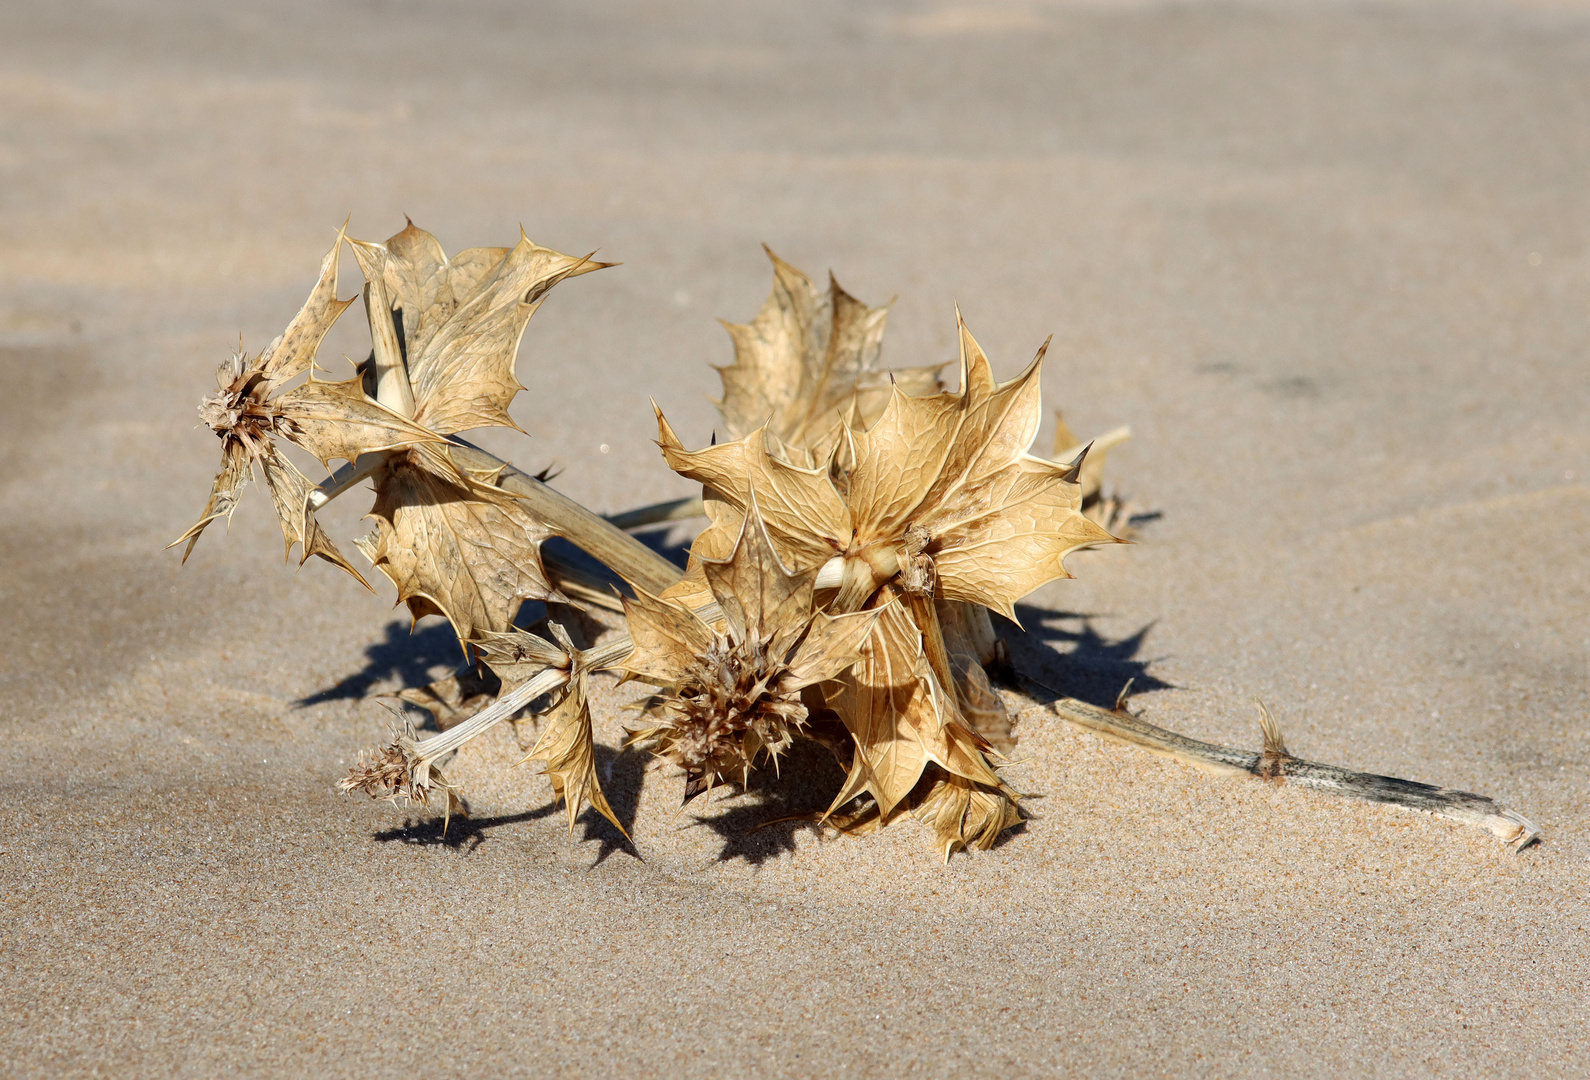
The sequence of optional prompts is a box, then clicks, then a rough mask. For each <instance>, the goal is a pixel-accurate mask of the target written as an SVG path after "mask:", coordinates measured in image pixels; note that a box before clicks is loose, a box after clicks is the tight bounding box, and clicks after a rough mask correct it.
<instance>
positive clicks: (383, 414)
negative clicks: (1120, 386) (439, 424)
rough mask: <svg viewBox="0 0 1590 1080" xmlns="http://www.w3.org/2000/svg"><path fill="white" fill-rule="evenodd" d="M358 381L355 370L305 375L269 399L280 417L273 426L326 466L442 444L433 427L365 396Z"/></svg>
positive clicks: (359, 380)
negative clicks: (328, 376)
mask: <svg viewBox="0 0 1590 1080" xmlns="http://www.w3.org/2000/svg"><path fill="white" fill-rule="evenodd" d="M362 382H363V380H362V378H361V377H359V376H357V375H356V376H354V377H353V378H352V379H349V380H347V381H346V382H324V381H322V380H320V379H315V378H311V379H309V380H308V381H307V382H304V383H302V384H300V385H299V386H296V387H294V388H293V389H291V390H289V391H287V392H286V393H285V394H282V395H281V396H280V397H278V398H275V399H273V400H272V402H271V404H272V405H273V406H274V408H275V410H276V413H277V415H278V416H280V417H281V418H282V420H284V421H285V422H286V426H285V428H284V427H283V426H282V425H280V424H278V430H279V431H280V432H281V434H282V435H284V436H285V437H286V438H287V439H289V440H290V441H292V442H293V443H296V444H297V445H298V446H301V447H303V448H304V449H305V450H307V451H309V453H310V454H312V455H313V456H314V457H315V458H316V459H317V460H319V461H320V463H321V464H322V465H325V466H326V467H327V468H330V466H331V463H332V462H333V461H335V460H338V459H341V460H343V461H356V460H358V458H359V455H360V454H365V453H372V452H376V451H381V450H394V449H400V448H405V447H410V446H419V445H421V444H424V443H439V444H445V441H446V440H444V439H443V438H442V437H441V436H440V435H438V434H436V433H435V432H432V431H427V430H426V429H425V428H422V427H420V426H419V425H418V424H416V423H414V422H413V421H412V420H406V419H404V418H403V417H401V416H399V415H398V414H397V413H395V412H393V411H392V410H391V409H388V408H386V407H384V406H382V405H378V404H377V403H376V402H374V401H371V400H370V399H369V398H367V397H365V395H364V388H363V386H362Z"/></svg>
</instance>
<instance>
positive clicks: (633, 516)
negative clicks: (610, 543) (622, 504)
mask: <svg viewBox="0 0 1590 1080" xmlns="http://www.w3.org/2000/svg"><path fill="white" fill-rule="evenodd" d="M706 514H707V509H706V507H705V506H704V505H703V504H702V501H701V496H700V495H690V496H687V497H686V498H683V499H669V500H668V501H667V502H660V503H653V504H652V505H651V506H642V507H640V508H638V509H635V510H627V511H625V512H624V513H622V514H609V515H607V520H608V522H609V523H611V524H612V525H613V527H614V528H618V529H644V528H645V527H646V526H648V525H663V524H666V523H668V522H670V521H689V520H690V519H691V518H698V517H705V516H706Z"/></svg>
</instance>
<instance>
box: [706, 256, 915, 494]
mask: <svg viewBox="0 0 1590 1080" xmlns="http://www.w3.org/2000/svg"><path fill="white" fill-rule="evenodd" d="M764 250H765V249H764ZM767 256H768V258H769V259H770V260H772V263H773V288H772V291H771V292H769V293H768V297H767V301H766V302H765V303H764V304H763V305H762V310H761V311H760V312H758V313H757V316H756V318H755V319H753V320H752V321H751V322H750V323H746V324H735V323H725V324H724V326H725V327H726V328H727V329H728V331H729V336H730V337H731V338H732V339H733V340H734V363H733V364H732V365H730V366H729V367H723V368H719V369H718V374H719V375H720V376H721V377H722V379H723V400H721V401H720V402H718V410H719V412H720V413H721V414H722V416H723V422H724V425H725V426H726V427H727V429H728V432H729V437H730V438H731V439H739V438H743V437H745V436H746V435H749V434H750V433H751V432H752V431H755V430H756V429H758V428H762V427H765V428H766V429H767V433H768V435H769V436H771V439H770V441H772V442H774V443H776V445H777V446H778V448H779V450H780V454H781V456H788V457H790V459H791V460H792V461H795V462H796V463H798V464H807V465H810V464H817V463H820V462H821V461H822V460H823V459H824V458H826V456H827V455H826V450H827V449H828V448H829V447H831V446H832V445H833V443H834V441H835V438H836V437H837V432H838V430H839V428H840V426H841V425H842V424H843V423H845V422H846V421H847V420H848V421H850V422H852V423H855V424H859V425H861V426H865V425H866V424H868V423H871V421H872V420H873V419H875V418H876V416H877V413H878V411H879V410H881V409H882V407H883V404H884V402H885V401H886V400H887V396H888V391H889V387H890V385H891V384H892V383H898V384H899V385H901V386H903V387H905V388H906V389H907V390H908V392H911V393H926V392H929V391H932V390H935V389H937V388H938V371H939V368H941V367H943V365H942V364H939V365H935V366H933V367H927V368H914V369H909V370H903V371H892V372H883V371H879V370H877V362H878V356H879V353H880V351H881V349H882V343H883V329H884V322H885V320H886V319H887V318H888V309H887V308H874V307H868V306H867V305H866V304H863V303H862V302H861V301H859V300H857V299H856V298H855V297H853V296H851V295H850V294H849V293H847V292H845V290H844V289H842V288H840V287H839V283H838V282H836V281H835V280H834V279H833V276H832V275H830V276H829V279H828V291H827V293H826V294H820V293H819V292H818V291H817V289H816V288H815V287H814V286H813V285H812V282H811V280H810V279H809V278H807V276H806V275H805V274H803V273H801V272H800V271H799V270H797V269H795V267H793V266H791V265H789V264H788V263H786V262H785V261H784V260H783V259H780V258H779V257H778V256H777V255H774V254H773V253H772V252H771V251H768V252H767Z"/></svg>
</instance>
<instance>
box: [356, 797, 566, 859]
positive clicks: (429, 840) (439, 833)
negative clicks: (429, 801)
mask: <svg viewBox="0 0 1590 1080" xmlns="http://www.w3.org/2000/svg"><path fill="white" fill-rule="evenodd" d="M556 811H557V806H556V805H554V804H552V803H548V804H547V805H546V806H543V807H540V808H539V809H536V810H526V811H524V812H523V813H519V814H499V815H497V816H496V817H468V816H466V815H464V814H454V815H453V816H452V817H451V818H441V817H430V818H407V819H405V820H404V822H403V824H402V825H396V826H393V827H392V828H390V829H382V830H380V831H379V832H377V833H375V834H374V836H373V837H372V839H374V840H375V842H376V843H378V844H408V845H410V846H412V847H445V848H451V849H453V850H454V851H463V852H465V853H466V854H468V853H471V852H473V851H475V850H476V849H477V848H479V847H480V845H482V844H484V843H485V842H486V836H487V834H488V833H490V832H491V830H492V829H499V828H502V827H503V826H504V825H518V824H520V823H522V822H526V821H537V820H539V819H541V818H544V817H550V816H552V814H553V813H555V812H556Z"/></svg>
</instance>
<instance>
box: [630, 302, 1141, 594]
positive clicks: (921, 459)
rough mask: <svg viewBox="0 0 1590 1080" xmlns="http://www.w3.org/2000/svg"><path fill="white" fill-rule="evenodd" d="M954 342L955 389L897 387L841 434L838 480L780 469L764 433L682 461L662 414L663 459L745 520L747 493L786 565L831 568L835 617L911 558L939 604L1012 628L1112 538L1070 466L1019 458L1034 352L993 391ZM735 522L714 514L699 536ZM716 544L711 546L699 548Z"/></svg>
mask: <svg viewBox="0 0 1590 1080" xmlns="http://www.w3.org/2000/svg"><path fill="white" fill-rule="evenodd" d="M961 346H962V353H961V385H962V390H961V392H960V393H958V394H951V393H942V394H933V395H930V396H927V397H910V396H908V395H906V394H904V393H902V392H900V391H899V390H898V389H896V390H895V391H894V392H893V393H892V394H891V396H890V398H889V404H888V406H887V407H886V408H885V410H884V412H883V415H882V416H881V417H880V418H879V419H878V421H877V423H875V424H873V425H872V427H871V428H869V429H868V430H866V431H852V432H848V433H847V435H846V440H847V443H848V445H849V446H850V447H851V457H852V459H853V465H852V466H851V467H850V468H849V469H848V470H847V471H843V472H838V473H833V472H831V470H830V469H829V468H826V467H824V468H816V469H805V468H801V467H799V466H796V465H792V464H790V463H788V462H785V461H782V460H780V459H779V458H778V457H776V456H775V455H774V454H773V453H772V451H771V450H770V448H769V444H768V442H767V440H766V438H765V437H764V435H765V433H764V432H762V431H756V432H752V433H751V434H750V435H747V436H745V437H744V438H742V439H738V440H736V441H734V442H730V443H724V444H721V445H717V446H711V447H708V448H706V449H703V450H697V451H688V450H686V449H685V448H684V447H683V445H682V444H681V443H680V442H679V440H678V438H677V437H676V436H675V435H674V433H673V431H672V429H671V428H670V427H669V426H668V424H667V422H666V420H664V419H662V417H661V415H660V414H659V418H658V427H659V436H658V442H659V444H660V445H661V447H662V450H663V457H664V459H665V460H666V461H667V462H668V464H669V466H670V467H672V468H673V469H674V470H675V471H676V472H679V473H681V474H682V475H684V476H688V477H690V478H691V479H693V480H698V481H700V482H701V483H702V484H704V485H706V487H707V488H709V489H711V491H712V492H713V493H715V495H716V497H717V498H719V499H721V500H722V501H723V502H724V503H726V504H727V505H728V507H729V508H731V509H734V510H739V511H740V512H742V513H743V512H744V507H745V506H746V502H747V500H748V498H749V493H750V490H751V488H752V487H754V488H755V489H756V492H757V498H758V501H759V503H760V505H761V507H762V512H763V516H764V517H765V518H766V520H767V525H768V530H769V532H770V533H771V535H772V536H773V539H774V541H775V543H776V544H777V545H778V547H779V552H780V554H781V555H782V556H784V557H786V558H788V559H789V560H790V562H791V564H792V565H794V566H796V567H801V568H804V567H809V566H813V565H821V563H822V562H824V561H826V560H827V559H828V558H830V557H834V556H837V557H839V558H841V559H842V560H843V579H842V580H843V582H844V584H843V585H842V586H841V591H840V597H839V599H838V600H836V601H835V606H836V607H838V608H839V609H840V610H854V609H856V608H859V607H861V606H863V605H864V604H865V602H866V599H867V598H868V597H870V596H872V595H873V594H874V593H875V592H876V591H877V590H878V589H879V588H880V587H882V586H883V585H884V584H886V583H887V582H889V581H890V580H891V579H893V578H895V577H896V576H897V575H898V574H899V572H900V567H901V557H902V554H909V555H911V556H916V555H921V556H925V557H927V558H928V559H929V560H930V561H931V563H932V569H933V571H934V575H935V577H936V581H937V586H936V587H937V593H936V595H937V596H938V597H939V598H941V599H950V600H964V601H969V602H972V603H979V604H983V605H984V606H986V607H989V608H992V609H993V610H995V611H998V612H1000V613H1002V614H1004V615H1005V616H1007V617H1008V618H1010V619H1012V620H1014V619H1015V609H1014V604H1015V602H1016V601H1017V600H1019V599H1020V598H1021V597H1023V596H1025V595H1026V594H1027V593H1029V592H1031V591H1032V590H1033V589H1036V588H1037V587H1038V586H1040V585H1042V584H1044V583H1045V582H1047V581H1050V580H1053V579H1054V578H1057V577H1068V576H1069V574H1068V573H1067V572H1066V569H1065V567H1064V565H1063V560H1064V557H1065V556H1066V555H1067V554H1068V553H1070V552H1072V551H1075V550H1076V549H1078V548H1082V547H1088V546H1091V545H1094V544H1102V543H1111V542H1113V541H1114V539H1115V538H1114V537H1112V536H1111V535H1110V534H1109V533H1107V532H1105V531H1104V530H1103V529H1101V528H1100V527H1099V526H1097V525H1095V524H1094V523H1093V522H1091V521H1089V520H1088V519H1087V518H1086V517H1084V516H1083V515H1082V514H1081V512H1080V507H1081V491H1080V488H1079V486H1078V484H1077V483H1076V476H1075V472H1076V470H1075V469H1074V468H1066V467H1064V466H1061V465H1057V464H1055V463H1053V462H1050V461H1046V460H1044V459H1042V458H1038V457H1034V456H1032V455H1031V454H1028V453H1027V448H1028V447H1029V446H1030V445H1031V444H1032V440H1033V437H1034V436H1035V435H1036V434H1037V428H1038V421H1039V407H1040V403H1039V387H1038V375H1039V362H1040V361H1041V359H1042V354H1041V353H1040V354H1039V359H1038V360H1034V361H1033V363H1032V365H1031V366H1029V367H1028V369H1027V370H1026V371H1025V372H1023V373H1022V374H1021V375H1019V376H1017V377H1016V378H1015V379H1012V380H1011V381H1010V382H1007V383H1004V384H999V383H996V382H995V381H994V378H993V374H992V372H991V370H990V368H989V364H988V359H987V357H986V356H984V354H983V351H982V350H981V349H980V348H978V346H977V343H976V341H974V340H973V339H972V336H971V334H970V333H968V332H967V331H966V329H965V325H964V324H962V326H961ZM732 524H733V516H732V515H724V517H723V520H721V521H719V522H715V523H714V525H713V526H712V527H711V528H709V529H708V530H707V531H708V532H709V533H710V532H713V531H714V530H718V531H721V530H723V529H725V528H728V527H730V526H731V525H732ZM704 535H705V534H704ZM714 542H719V543H721V540H720V539H718V538H716V537H713V538H709V539H708V540H707V541H706V543H708V544H711V543H714Z"/></svg>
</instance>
